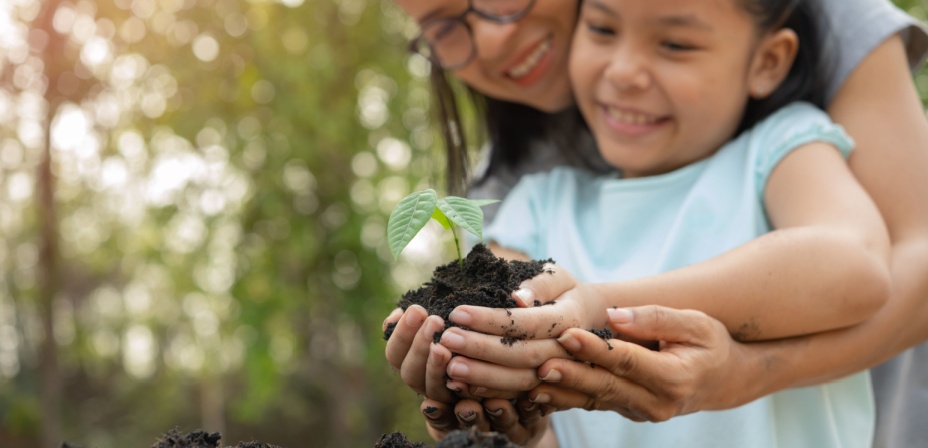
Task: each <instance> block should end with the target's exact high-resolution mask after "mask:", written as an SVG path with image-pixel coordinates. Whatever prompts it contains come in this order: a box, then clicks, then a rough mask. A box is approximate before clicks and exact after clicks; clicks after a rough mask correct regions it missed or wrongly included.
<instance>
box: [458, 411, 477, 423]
mask: <svg viewBox="0 0 928 448" xmlns="http://www.w3.org/2000/svg"><path fill="white" fill-rule="evenodd" d="M458 418H459V419H461V420H462V421H465V422H467V423H470V422H472V421H474V420H476V419H477V413H476V412H474V411H470V412H465V413H463V414H462V413H458Z"/></svg>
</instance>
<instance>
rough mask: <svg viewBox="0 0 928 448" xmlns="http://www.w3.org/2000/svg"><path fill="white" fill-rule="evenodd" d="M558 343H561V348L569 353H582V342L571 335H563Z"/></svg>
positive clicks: (558, 339)
mask: <svg viewBox="0 0 928 448" xmlns="http://www.w3.org/2000/svg"><path fill="white" fill-rule="evenodd" d="M557 342H560V343H561V346H563V347H564V348H566V349H567V351H569V352H577V351H580V341H578V340H577V338H575V337H574V336H573V335H572V334H570V333H565V334H562V335H561V337H559V338H557Z"/></svg>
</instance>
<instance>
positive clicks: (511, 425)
mask: <svg viewBox="0 0 928 448" xmlns="http://www.w3.org/2000/svg"><path fill="white" fill-rule="evenodd" d="M420 410H421V411H422V415H423V416H424V417H425V421H426V423H427V424H428V432H429V435H431V436H432V438H434V439H435V440H440V439H442V438H443V437H444V436H445V435H447V434H448V433H449V432H451V431H454V430H457V429H468V428H471V427H476V428H477V429H479V430H481V431H495V432H498V433H501V434H505V435H506V437H508V438H509V440H510V441H511V442H513V443H516V444H518V445H520V446H524V447H535V446H538V445H539V442H541V441H542V439H544V438H545V437H549V438H550V437H551V434H549V429H550V426H549V418H548V415H549V414H550V413H551V412H552V409H551V408H550V407H548V406H544V405H539V404H537V403H532V402H530V401H528V400H526V399H522V400H514V401H510V400H503V399H491V400H485V401H483V403H480V402H477V401H475V400H466V399H465V400H461V401H459V402H457V403H456V404H454V405H451V404H448V403H443V402H440V401H435V400H430V399H428V398H426V399H425V400H424V401H423V402H422V405H421V406H420Z"/></svg>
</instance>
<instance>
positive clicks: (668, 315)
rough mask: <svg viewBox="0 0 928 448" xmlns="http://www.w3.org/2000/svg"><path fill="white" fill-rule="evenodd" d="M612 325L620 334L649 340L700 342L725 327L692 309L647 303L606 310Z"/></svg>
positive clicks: (705, 340) (713, 335)
mask: <svg viewBox="0 0 928 448" xmlns="http://www.w3.org/2000/svg"><path fill="white" fill-rule="evenodd" d="M606 313H607V315H608V317H609V323H610V324H611V325H612V327H613V329H614V330H615V331H617V332H619V333H621V334H623V335H628V336H632V337H634V338H638V339H643V340H652V341H668V342H679V343H684V344H693V345H703V344H704V343H706V342H708V341H710V340H712V339H713V338H715V337H716V335H717V334H719V333H718V332H719V331H725V330H724V327H722V328H718V327H719V326H720V325H721V323H720V322H718V321H716V320H715V319H713V318H711V317H709V316H707V315H706V314H705V313H702V312H700V311H695V310H678V309H673V308H666V307H662V306H656V305H650V306H640V307H634V308H619V309H615V308H611V309H608V310H606Z"/></svg>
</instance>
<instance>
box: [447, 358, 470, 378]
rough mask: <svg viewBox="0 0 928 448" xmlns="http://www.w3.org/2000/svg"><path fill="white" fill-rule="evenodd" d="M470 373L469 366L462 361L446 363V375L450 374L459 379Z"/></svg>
mask: <svg viewBox="0 0 928 448" xmlns="http://www.w3.org/2000/svg"><path fill="white" fill-rule="evenodd" d="M468 373H470V367H468V366H467V364H464V363H463V362H453V361H452V363H451V364H449V365H448V375H451V378H458V379H461V378H462V377H466V376H467V374H468Z"/></svg>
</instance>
